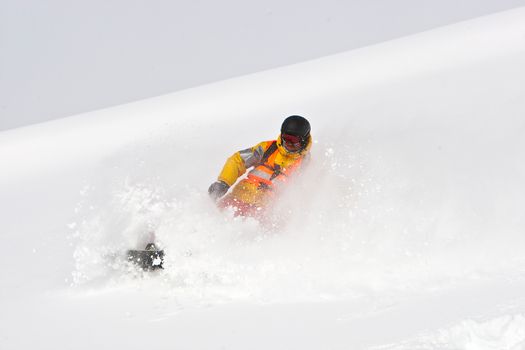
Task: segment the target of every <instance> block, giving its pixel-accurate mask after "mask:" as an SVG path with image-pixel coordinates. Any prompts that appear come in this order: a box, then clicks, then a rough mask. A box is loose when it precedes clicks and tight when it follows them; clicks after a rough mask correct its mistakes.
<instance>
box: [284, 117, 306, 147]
mask: <svg viewBox="0 0 525 350" xmlns="http://www.w3.org/2000/svg"><path fill="white" fill-rule="evenodd" d="M309 138H310V123H309V122H308V120H306V119H305V118H303V117H301V116H299V115H292V116H289V117H288V118H286V119H285V120H284V122H283V125H282V126H281V143H282V145H283V147H284V148H285V149H286V151H288V152H290V153H297V152H300V151H302V150H303V149H305V148H306V146H307V145H308V141H309Z"/></svg>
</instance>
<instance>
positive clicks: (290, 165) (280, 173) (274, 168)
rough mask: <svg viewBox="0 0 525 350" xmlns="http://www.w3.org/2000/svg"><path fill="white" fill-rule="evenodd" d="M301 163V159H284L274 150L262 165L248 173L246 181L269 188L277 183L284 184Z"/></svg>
mask: <svg viewBox="0 0 525 350" xmlns="http://www.w3.org/2000/svg"><path fill="white" fill-rule="evenodd" d="M301 162H302V157H299V158H292V157H285V156H283V155H282V154H281V153H280V152H279V151H278V150H276V151H275V152H273V153H272V154H271V155H270V156H269V157H268V159H267V160H266V161H265V162H264V163H263V164H259V165H257V166H255V167H254V168H253V169H252V170H251V171H250V173H249V174H248V180H249V181H250V182H256V183H264V184H266V185H269V186H271V185H274V184H275V183H277V182H286V181H287V178H288V177H289V176H290V175H291V174H292V173H293V172H294V171H295V170H296V169H297V168H298V167H299V166H300V165H301Z"/></svg>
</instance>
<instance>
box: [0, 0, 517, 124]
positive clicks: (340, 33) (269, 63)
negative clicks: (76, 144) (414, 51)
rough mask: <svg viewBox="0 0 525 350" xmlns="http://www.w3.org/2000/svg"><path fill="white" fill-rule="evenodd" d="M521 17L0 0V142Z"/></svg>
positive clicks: (389, 3) (279, 5)
mask: <svg viewBox="0 0 525 350" xmlns="http://www.w3.org/2000/svg"><path fill="white" fill-rule="evenodd" d="M524 5H525V0H439V1H438V0H433V1H431V0H347V1H344V0H286V1H283V0H266V1H264V2H263V1H246V0H222V1H213V0H193V1H180V0H179V1H152V0H150V1H138V0H91V1H71V0H46V1H39V0H26V1H24V0H0V130H5V129H9V128H13V127H18V126H23V125H28V124H32V123H36V122H41V121H45V120H49V119H54V118H60V117H66V116H70V115H73V114H78V113H82V112H87V111H91V110H94V109H99V108H104V107H108V106H112V105H117V104H122V103H125V102H130V101H134V100H137V99H142V98H147V97H151V96H157V95H160V94H165V93H169V92H173V91H176V90H180V89H184V88H188V87H193V86H197V85H201V84H205V83H209V82H213V81H217V80H222V79H226V78H230V77H234V76H238V75H243V74H247V73H251V72H256V71H260V70H264V69H269V68H273V67H278V66H282V65H286V64H291V63H296V62H300V61H305V60H308V59H313V58H317V57H321V56H325V55H329V54H334V53H338V52H342V51H346V50H349V49H353V48H357V47H362V46H366V45H370V44H374V43H377V42H381V41H385V40H389V39H393V38H397V37H401V36H405V35H408V34H411V33H417V32H420V31H423V30H427V29H432V28H435V27H439V26H442V25H446V24H449V23H453V22H457V21H461V20H465V19H469V18H473V17H477V16H481V15H484V14H489V13H493V12H497V11H501V10H506V9H510V8H514V7H518V6H524Z"/></svg>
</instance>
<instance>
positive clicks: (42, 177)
mask: <svg viewBox="0 0 525 350" xmlns="http://www.w3.org/2000/svg"><path fill="white" fill-rule="evenodd" d="M523 62H525V8H519V9H516V10H512V11H507V12H503V13H499V14H495V15H492V16H487V17H483V18H479V19H476V20H473V21H468V22H463V23H459V24H456V25H453V26H448V27H444V28H441V29H438V30H434V31H429V32H425V33H421V34H418V35H414V36H410V37H406V38H403V39H400V40H395V41H391V42H386V43H383V44H381V45H376V46H372V47H368V48H364V49H360V50H355V51H350V52H348V53H345V54H341V55H336V56H330V57H326V58H323V59H319V60H315V61H310V62H305V63H302V64H297V65H293V66H288V67H283V68H280V69H275V70H270V71H266V72H261V73H257V74H253V75H249V76H245V77H242V78H238V79H232V80H227V81H223V82H220V83H216V84H211V85H206V86H202V87H199V88H195V89H190V90H186V91H183V92H179V93H175V94H172V95H166V96H161V97H158V98H154V99H149V100H145V101H141V102H137V103H133V104H128V105H123V106H120V107H116V108H111V109H107V110H101V111H97V112H93V113H88V114H85V115H79V116H74V117H70V118H67V119H64V120H57V121H53V122H48V123H44V124H39V125H34V126H30V127H25V128H20V129H15V130H10V131H6V132H1V133H0V164H2V170H3V171H2V172H0V213H1V216H0V218H1V221H0V222H1V224H2V225H1V227H2V231H1V232H0V237H1V242H2V245H3V247H5V248H6V250H5V251H4V253H3V254H0V263H1V264H2V266H3V267H4V269H3V271H2V278H1V279H0V293H1V294H0V296H1V299H0V300H1V310H2V312H1V313H0V347H1V348H2V349H21V348H24V349H25V348H44V349H56V348H63V349H68V348H74V349H93V348H97V349H110V348H111V349H114V348H130V349H138V348H143V347H145V346H154V347H155V348H160V349H173V348H176V349H188V348H192V349H241V348H242V349H244V348H250V349H267V348H273V349H295V348H301V349H304V348H306V349H348V348H351V349H525V334H524V331H523V330H524V329H525V297H524V296H523V295H524V294H525V279H524V278H525V257H524V254H523V247H524V246H525V236H524V230H525V219H524V215H523V207H524V204H525V203H524V198H525V186H524V184H523V179H524V178H525V162H524V149H525V141H524V138H523V134H524V132H525V118H524V115H525V113H524V112H525V89H524V87H525V86H524V82H525V66H524V65H523ZM290 114H301V115H304V116H306V117H307V118H308V119H309V120H310V121H311V123H312V127H313V136H314V139H315V144H314V147H313V149H312V153H313V161H312V165H311V166H310V167H309V168H308V170H307V172H306V173H305V174H304V176H303V178H302V179H301V181H300V184H297V186H296V187H295V188H291V189H290V191H289V192H288V193H287V195H286V197H285V198H282V199H281V200H280V201H279V202H278V203H276V208H278V209H279V210H281V212H282V213H285V214H286V215H283V216H286V218H283V222H284V221H286V224H285V225H284V226H283V227H282V229H280V230H279V232H266V231H265V230H264V229H262V228H261V227H260V226H259V225H258V224H257V223H256V222H254V221H252V220H240V219H238V218H233V217H231V216H230V215H224V214H221V213H219V212H218V211H217V210H216V208H215V207H214V205H213V204H212V203H211V202H210V201H209V199H208V197H207V193H206V189H207V186H208V185H209V184H210V183H211V182H212V181H214V179H215V177H216V175H217V174H218V172H219V170H220V168H221V166H222V164H223V162H224V161H225V159H226V157H227V156H229V155H230V154H232V153H233V152H234V151H237V150H239V149H243V148H246V147H248V146H252V145H254V144H255V143H257V142H259V141H262V140H268V139H272V138H274V137H275V136H276V135H277V133H278V130H279V126H280V123H281V121H282V119H283V118H284V117H285V116H287V115H290ZM151 232H155V235H156V239H157V241H158V242H159V243H160V244H161V245H162V246H163V247H164V248H165V250H166V253H167V261H166V269H165V270H164V271H161V272H160V273H153V274H146V275H143V274H141V273H139V272H138V271H135V270H133V269H130V268H129V267H127V266H125V265H124V264H122V263H121V259H120V257H119V255H118V252H122V251H124V250H125V249H127V248H129V247H138V246H140V245H142V244H143V243H144V242H145V241H147V240H148V239H149V238H150V235H151Z"/></svg>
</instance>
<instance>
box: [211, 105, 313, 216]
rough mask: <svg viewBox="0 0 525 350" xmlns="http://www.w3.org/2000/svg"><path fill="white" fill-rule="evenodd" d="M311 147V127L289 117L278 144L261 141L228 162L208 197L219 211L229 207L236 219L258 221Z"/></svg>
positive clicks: (282, 128) (294, 116) (278, 138)
mask: <svg viewBox="0 0 525 350" xmlns="http://www.w3.org/2000/svg"><path fill="white" fill-rule="evenodd" d="M311 145H312V137H311V136H310V123H309V122H308V120H306V119H305V118H303V117H301V116H298V115H292V116H290V117H288V118H286V119H285V120H284V122H283V124H282V126H281V134H280V135H279V136H278V137H277V140H272V141H263V142H261V143H259V144H257V145H256V146H254V147H251V148H247V149H245V150H242V151H239V152H236V153H235V154H234V155H233V156H231V157H230V158H228V160H227V161H226V164H225V165H224V167H223V169H222V171H221V173H220V175H219V177H218V179H217V181H216V182H214V183H213V184H211V186H210V187H209V189H208V193H209V194H210V196H211V197H212V198H213V199H214V200H215V201H217V204H218V206H219V207H221V208H226V207H232V208H233V209H234V211H235V215H241V216H251V217H256V218H261V217H262V216H263V214H264V211H265V209H266V207H267V204H268V203H269V202H271V200H272V198H273V197H274V196H275V193H276V192H277V191H278V189H279V188H281V187H282V185H284V184H286V182H287V181H288V180H289V178H290V177H291V176H292V175H293V174H294V173H295V172H296V171H297V170H298V168H299V167H301V165H302V164H304V161H305V159H307V158H309V155H310V153H309V152H310V147H311ZM250 168H252V169H251V170H249V169H250ZM248 170H249V171H248ZM247 171H248V174H247V176H246V177H245V178H243V179H241V180H240V181H239V182H238V183H237V184H236V185H235V186H233V185H234V184H235V183H236V182H237V179H239V178H240V177H241V176H242V175H244V174H245V173H246V172H247ZM232 186H233V188H232V189H231V191H230V193H228V194H226V193H227V192H228V191H229V189H230V187H232Z"/></svg>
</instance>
